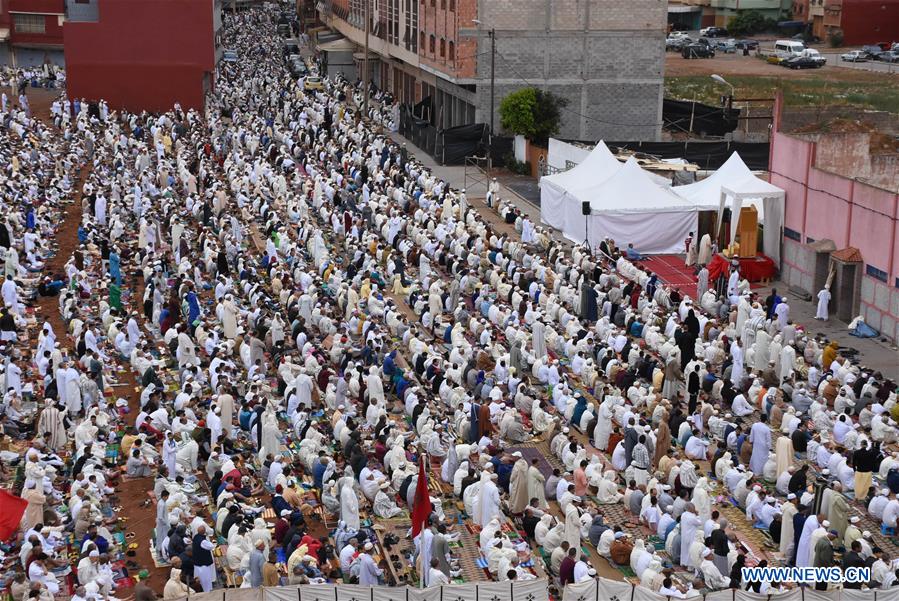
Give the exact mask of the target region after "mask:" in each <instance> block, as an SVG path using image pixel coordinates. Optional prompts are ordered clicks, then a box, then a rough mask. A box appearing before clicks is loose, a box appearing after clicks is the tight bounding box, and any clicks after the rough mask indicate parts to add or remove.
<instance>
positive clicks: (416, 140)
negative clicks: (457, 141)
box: [400, 103, 437, 156]
mask: <svg viewBox="0 0 899 601" xmlns="http://www.w3.org/2000/svg"><path fill="white" fill-rule="evenodd" d="M416 107H418V108H421V103H419V104H418V105H416ZM413 110H415V109H414V108H413V107H410V106H408V105H405V104H404V105H402V106H400V134H402V136H403V137H404V138H406V139H408V140H409V141H411V142H412V143H413V144H415V145H416V146H418V147H419V148H421V149H422V150H424V151H425V152H427V153H428V154H429V155H431V156H434V153H435V150H436V147H437V128H436V127H434V126H433V125H431V124H430V123H429V122H428V121H427V120H425V119H419V118H418V117H416V116H415V115H414V114H413Z"/></svg>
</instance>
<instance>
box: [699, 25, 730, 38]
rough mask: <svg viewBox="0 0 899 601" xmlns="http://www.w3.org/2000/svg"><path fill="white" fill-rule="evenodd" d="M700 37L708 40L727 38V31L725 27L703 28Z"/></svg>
mask: <svg viewBox="0 0 899 601" xmlns="http://www.w3.org/2000/svg"><path fill="white" fill-rule="evenodd" d="M699 35H701V36H705V37H707V38H723V37H726V36H727V30H726V29H725V28H723V27H703V28H702V29H700V30H699Z"/></svg>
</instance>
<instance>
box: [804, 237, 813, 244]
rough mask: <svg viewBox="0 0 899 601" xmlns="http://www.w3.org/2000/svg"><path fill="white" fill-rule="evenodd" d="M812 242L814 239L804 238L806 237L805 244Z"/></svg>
mask: <svg viewBox="0 0 899 601" xmlns="http://www.w3.org/2000/svg"><path fill="white" fill-rule="evenodd" d="M814 241H815V239H814V238H812V237H811V236H806V237H805V243H806V244H811V243H812V242H814Z"/></svg>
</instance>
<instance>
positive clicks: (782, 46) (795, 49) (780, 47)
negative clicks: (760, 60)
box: [774, 40, 805, 58]
mask: <svg viewBox="0 0 899 601" xmlns="http://www.w3.org/2000/svg"><path fill="white" fill-rule="evenodd" d="M804 50H805V44H803V43H802V42H799V41H796V40H777V41H776V42H775V43H774V54H775V55H776V56H777V57H778V58H791V57H794V56H801V55H802V52H803V51H804Z"/></svg>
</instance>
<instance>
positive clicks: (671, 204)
mask: <svg viewBox="0 0 899 601" xmlns="http://www.w3.org/2000/svg"><path fill="white" fill-rule="evenodd" d="M591 195H592V197H591V200H590V208H591V211H592V213H591V216H590V217H588V218H587V220H588V225H589V236H588V237H589V241H590V244H591V245H595V244H597V243H598V242H599V241H600V240H601V239H602V238H605V237H610V238H612V239H613V240H615V243H616V244H617V245H619V246H621V247H624V246H627V245H628V244H633V245H634V249H635V250H637V251H638V252H640V253H643V254H667V253H679V252H683V247H684V240H685V239H686V238H687V236H688V235H689V234H690V232H695V231H696V227H697V224H698V222H699V211H702V210H715V209H717V208H718V203H717V202H715V203H705V204H702V203H699V202H697V201H694V200H690V199H687V198H684V197H681V196H678V195H677V194H675V193H674V192H672V190H671V188H667V187H663V186H659V185H658V184H657V183H656V182H655V181H654V180H653V179H652V178H651V177H650V175H649V174H648V173H647V172H646V171H644V170H643V169H642V168H641V167H640V165H639V164H637V161H636V160H634V159H633V158H630V159H628V161H627V162H626V163H625V164H624V165H622V166H621V168H620V169H619V170H618V171H617V172H616V173H615V174H614V175H612V176H611V177H609V178H608V179H606V180H605V181H604V182H603V183H602V184H601V185H599V186H597V187H595V188H594V189H593V190H591ZM581 228H585V224H584V222H583V221H582V222H581V223H580V228H572V229H571V230H568V229H566V230H565V236H566V237H567V238H569V239H571V240H575V241H582V240H583V234H584V232H583V229H581Z"/></svg>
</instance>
